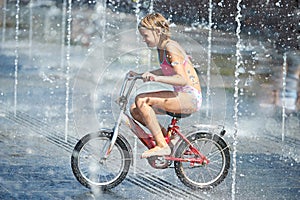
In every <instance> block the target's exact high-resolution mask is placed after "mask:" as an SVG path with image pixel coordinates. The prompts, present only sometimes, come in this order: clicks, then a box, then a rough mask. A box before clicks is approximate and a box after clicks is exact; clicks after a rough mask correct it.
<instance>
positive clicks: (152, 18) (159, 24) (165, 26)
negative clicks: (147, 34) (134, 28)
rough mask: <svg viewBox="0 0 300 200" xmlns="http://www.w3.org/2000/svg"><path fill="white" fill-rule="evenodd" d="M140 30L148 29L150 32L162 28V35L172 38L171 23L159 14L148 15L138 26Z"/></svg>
mask: <svg viewBox="0 0 300 200" xmlns="http://www.w3.org/2000/svg"><path fill="white" fill-rule="evenodd" d="M138 28H139V29H140V28H146V29H149V30H155V29H156V28H161V29H162V34H164V35H165V36H167V37H170V36H171V33H170V26H169V22H168V21H167V20H166V18H165V17H164V16H162V15H161V14H159V13H150V14H148V15H146V16H145V17H144V18H143V19H142V20H141V21H140V23H139V24H138Z"/></svg>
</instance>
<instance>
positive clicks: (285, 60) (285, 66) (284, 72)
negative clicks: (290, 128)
mask: <svg viewBox="0 0 300 200" xmlns="http://www.w3.org/2000/svg"><path fill="white" fill-rule="evenodd" d="M286 76H287V58H286V53H284V54H283V64H282V123H281V141H282V142H284V135H285V133H284V132H285V119H286Z"/></svg>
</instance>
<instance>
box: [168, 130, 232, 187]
mask: <svg viewBox="0 0 300 200" xmlns="http://www.w3.org/2000/svg"><path fill="white" fill-rule="evenodd" d="M188 140H189V141H190V142H191V143H192V145H193V146H194V147H195V148H197V149H198V150H199V151H200V152H201V153H202V154H203V155H204V156H206V158H207V159H208V160H209V163H208V164H199V163H191V162H179V161H176V162H174V166H175V171H176V175H177V176H178V178H179V179H180V180H181V182H183V183H184V184H185V185H186V186H188V187H190V188H192V189H211V188H213V187H215V186H217V185H218V184H220V183H221V182H222V181H223V180H224V179H225V177H226V176H227V174H228V170H229V168H230V153H229V147H228V145H227V144H226V142H225V141H224V140H223V139H222V138H221V137H219V136H218V135H215V134H211V133H202V132H197V133H194V134H192V135H190V136H189V137H188ZM195 156H196V155H195V154H193V153H191V152H190V151H189V145H188V144H187V143H185V142H182V143H181V144H180V145H179V147H178V149H177V151H176V157H180V158H187V159H189V158H195Z"/></svg>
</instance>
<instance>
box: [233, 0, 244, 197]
mask: <svg viewBox="0 0 300 200" xmlns="http://www.w3.org/2000/svg"><path fill="white" fill-rule="evenodd" d="M241 3H242V0H238V2H237V5H236V8H237V15H236V17H235V21H236V22H237V28H236V37H237V43H236V53H235V56H236V59H237V61H236V65H235V73H234V77H235V82H234V134H233V140H234V142H233V160H232V168H233V169H232V186H231V198H232V200H234V199H235V194H236V170H237V158H236V154H237V144H238V138H237V135H238V134H237V133H238V112H239V109H238V106H239V86H238V85H239V82H240V79H239V68H240V65H241V64H242V59H241V57H242V56H241V52H240V50H241V37H240V33H241V17H242V15H241V10H242V9H241Z"/></svg>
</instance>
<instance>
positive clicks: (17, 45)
mask: <svg viewBox="0 0 300 200" xmlns="http://www.w3.org/2000/svg"><path fill="white" fill-rule="evenodd" d="M15 17H16V29H15V84H14V113H15V115H16V114H17V104H18V102H17V101H18V71H19V24H20V19H19V17H20V0H17V1H16V16H15Z"/></svg>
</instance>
